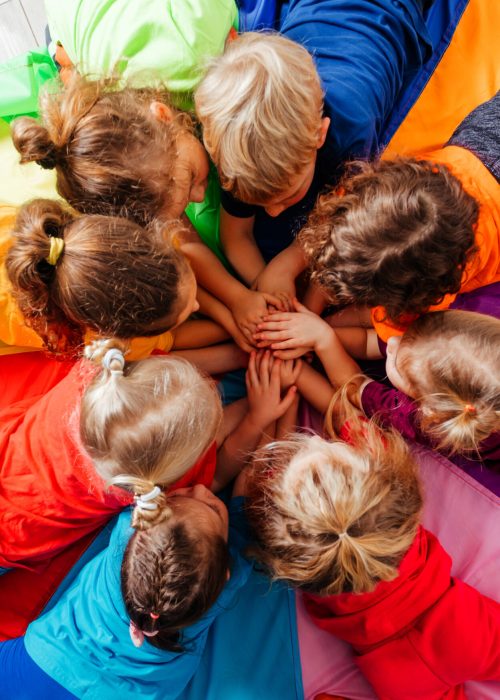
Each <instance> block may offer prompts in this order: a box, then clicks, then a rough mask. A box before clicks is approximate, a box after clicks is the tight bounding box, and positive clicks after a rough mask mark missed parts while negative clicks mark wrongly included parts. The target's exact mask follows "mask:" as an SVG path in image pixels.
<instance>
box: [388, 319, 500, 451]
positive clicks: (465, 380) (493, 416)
mask: <svg viewBox="0 0 500 700" xmlns="http://www.w3.org/2000/svg"><path fill="white" fill-rule="evenodd" d="M396 361H397V368H398V371H399V372H400V374H401V375H402V376H403V377H405V378H406V379H407V381H408V382H409V384H410V385H411V387H412V390H413V396H414V397H415V398H416V399H417V401H418V404H419V415H418V417H419V422H420V427H421V429H422V431H423V432H425V433H427V434H428V435H429V436H430V437H431V439H433V441H434V442H435V444H436V445H437V447H438V448H439V449H444V450H448V451H451V452H463V451H468V450H475V451H476V452H477V449H478V445H479V444H480V443H481V442H482V441H483V440H484V439H486V438H487V437H488V436H489V435H491V433H493V432H496V431H500V320H498V319H496V318H491V317H490V316H483V315H482V314H477V313H473V312H471V311H453V310H447V311H436V312H433V313H428V314H425V315H424V316H421V317H420V318H418V319H417V320H416V321H415V322H414V323H413V324H412V325H411V326H410V327H409V328H408V330H407V331H406V333H405V334H404V336H403V338H402V340H401V345H400V348H399V350H398V354H397V358H396Z"/></svg>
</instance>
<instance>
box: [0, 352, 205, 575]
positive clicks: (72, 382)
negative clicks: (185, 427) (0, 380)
mask: <svg viewBox="0 0 500 700" xmlns="http://www.w3.org/2000/svg"><path fill="white" fill-rule="evenodd" d="M8 359H9V358H5V360H8ZM94 375H95V368H94V367H93V366H92V365H91V364H90V363H88V362H87V361H85V360H82V361H81V362H78V363H77V364H76V365H75V366H74V367H73V369H72V370H71V371H70V372H69V374H67V376H66V377H64V379H62V380H61V381H60V382H59V383H58V384H56V386H54V387H53V389H51V391H49V392H48V393H47V394H46V395H44V396H42V397H37V396H31V397H29V398H27V399H24V400H21V401H18V402H17V403H15V404H13V405H12V406H10V407H7V408H5V409H4V410H3V411H1V412H0V566H2V567H6V568H9V567H12V566H20V567H26V568H32V569H36V570H43V568H44V566H46V565H47V563H48V561H49V560H50V558H51V557H53V556H55V555H57V554H58V553H59V552H61V551H62V550H63V549H65V548H66V547H68V546H70V545H71V544H73V543H75V542H76V541H77V540H79V539H81V538H83V537H85V536H86V535H88V534H89V533H92V532H96V531H98V530H99V529H100V528H101V527H102V526H103V525H104V524H105V523H106V522H107V521H108V520H110V518H112V517H113V515H116V513H118V512H119V511H120V510H122V509H123V508H124V507H125V506H127V505H129V504H130V503H131V502H132V500H133V498H132V495H131V494H130V493H128V492H127V491H124V490H123V489H119V488H116V487H111V488H108V487H107V485H106V483H105V481H104V480H103V479H102V478H101V477H100V476H99V475H98V474H97V472H96V470H95V468H94V465H93V462H92V460H91V459H90V457H89V456H88V455H87V453H86V452H85V451H84V449H83V447H82V445H81V443H80V439H79V411H80V398H81V396H82V394H83V392H84V390H85V388H86V386H88V384H89V383H90V381H91V379H92V377H93V376H94ZM214 473H215V444H214V445H212V446H211V447H210V448H209V449H208V451H207V453H206V454H205V455H203V456H202V457H201V458H200V460H199V461H198V462H197V463H196V464H195V465H194V466H193V467H192V469H190V470H188V471H187V472H186V474H184V476H183V477H181V478H180V479H179V480H178V481H177V482H176V483H175V484H174V485H173V487H180V486H189V485H191V484H196V483H203V484H205V485H206V486H210V484H211V482H212V480H213V477H214Z"/></svg>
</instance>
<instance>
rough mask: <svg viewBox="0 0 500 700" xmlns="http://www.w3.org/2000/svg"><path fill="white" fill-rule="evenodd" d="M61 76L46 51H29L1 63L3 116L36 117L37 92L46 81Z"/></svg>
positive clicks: (0, 102)
mask: <svg viewBox="0 0 500 700" xmlns="http://www.w3.org/2000/svg"><path fill="white" fill-rule="evenodd" d="M57 77H58V72H57V68H56V66H55V64H54V61H53V60H52V58H51V57H50V55H49V52H48V50H47V49H46V48H40V49H37V50H36V51H30V52H29V53H26V54H23V55H22V56H16V58H12V59H10V60H9V61H5V62H4V63H2V64H0V117H1V118H2V119H5V120H6V121H11V120H12V119H15V117H18V116H20V115H26V116H36V114H37V111H38V93H39V91H40V87H41V85H43V83H45V82H46V81H47V80H51V79H53V78H57Z"/></svg>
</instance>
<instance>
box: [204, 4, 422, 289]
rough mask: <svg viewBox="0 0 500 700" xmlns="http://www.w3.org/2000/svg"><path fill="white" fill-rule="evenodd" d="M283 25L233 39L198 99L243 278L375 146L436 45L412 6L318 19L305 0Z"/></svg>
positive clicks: (228, 241) (227, 242) (233, 255)
mask: <svg viewBox="0 0 500 700" xmlns="http://www.w3.org/2000/svg"><path fill="white" fill-rule="evenodd" d="M243 11H244V10H243ZM280 19H281V20H282V21H283V24H282V26H281V27H280V31H281V32H282V34H280V35H277V34H269V33H267V34H266V33H263V32H261V33H252V32H246V33H244V34H243V35H242V36H241V37H239V38H238V39H237V40H236V41H233V42H230V43H229V44H228V45H227V47H226V51H225V53H224V55H223V56H221V57H219V58H215V59H213V60H212V62H211V64H210V66H209V69H208V71H207V74H206V76H205V77H204V79H203V80H202V81H201V83H200V86H199V87H198V89H197V91H196V93H195V105H196V111H197V114H198V117H199V119H200V121H201V123H202V126H203V137H204V142H205V145H206V147H207V150H208V152H209V154H210V156H211V158H212V160H213V161H214V163H215V164H216V166H217V168H218V170H219V174H220V176H221V182H222V186H223V187H224V188H226V189H227V190H228V192H226V193H223V195H222V212H221V238H222V242H223V245H224V248H225V251H226V252H227V254H228V257H229V259H230V260H231V262H232V264H233V266H234V267H235V268H236V270H237V271H238V272H239V274H240V275H241V276H242V277H243V279H245V281H246V282H247V283H251V282H254V281H255V280H256V278H257V277H258V275H259V274H260V273H261V272H262V271H263V268H264V267H265V264H266V263H267V262H268V261H269V260H270V259H271V258H272V257H273V256H274V255H276V254H277V253H279V252H280V251H281V250H283V249H284V248H286V247H287V246H289V245H290V243H291V242H292V240H293V238H294V235H295V234H296V233H297V231H298V230H299V229H300V227H301V226H302V225H303V223H304V222H305V217H306V216H307V214H308V212H309V211H310V210H311V209H312V207H313V206H314V202H315V199H316V197H317V195H318V193H319V192H320V191H321V189H322V188H323V187H324V186H325V185H326V184H333V183H334V182H336V181H337V180H338V176H339V170H340V166H341V165H342V163H343V162H344V161H345V160H347V159H350V158H353V157H355V156H357V157H369V156H371V155H375V154H376V153H378V152H379V151H380V148H381V147H382V146H383V144H382V142H381V135H382V132H383V129H384V124H385V122H386V120H387V118H388V117H389V114H390V112H391V110H392V107H393V105H394V102H395V101H396V98H397V96H398V94H399V92H400V90H401V89H402V87H403V86H404V85H405V84H406V82H407V81H408V79H409V78H411V77H413V72H414V71H415V70H416V69H418V68H419V67H420V66H421V65H422V60H423V55H424V53H425V52H426V50H428V48H430V41H429V38H428V35H427V30H426V27H425V24H424V21H423V18H422V8H421V3H420V2H413V0H412V1H411V2H409V3H406V4H405V6H404V7H403V6H402V5H399V4H395V3H392V2H387V1H386V0H382V1H381V2H377V3H373V2H371V1H369V0H361V2H357V3H356V6H355V7H354V8H353V6H352V3H349V2H340V3H339V2H338V0H335V2H332V1H330V0H327V1H326V2H322V3H321V11H320V12H318V11H317V8H315V7H313V6H312V5H311V3H310V2H308V1H305V2H302V1H301V0H299V2H294V3H292V4H291V5H290V6H286V7H285V8H284V9H283V11H282V12H281V17H280ZM388 27H390V31H387V28H388ZM306 49H307V50H306ZM313 59H314V62H313ZM243 250H244V251H245V252H243ZM233 261H234V262H233ZM264 281H265V282H266V291H270V290H271V289H272V290H273V291H286V289H285V290H283V289H282V288H281V286H280V285H279V284H277V280H276V279H274V278H273V277H272V276H270V277H269V276H266V277H265V280H264V279H262V281H261V280H260V278H259V280H258V285H259V286H258V288H261V285H263V284H264ZM280 281H281V280H280ZM262 288H264V287H262ZM291 296H293V294H292V295H291Z"/></svg>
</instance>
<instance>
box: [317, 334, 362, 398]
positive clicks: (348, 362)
mask: <svg viewBox="0 0 500 700" xmlns="http://www.w3.org/2000/svg"><path fill="white" fill-rule="evenodd" d="M314 350H315V352H316V355H317V356H318V357H319V359H320V360H321V364H322V365H323V367H324V369H325V372H326V375H327V377H328V379H329V380H330V382H331V384H332V385H333V386H334V387H339V386H342V385H343V384H346V383H347V382H349V381H351V379H352V378H353V377H355V376H356V375H357V374H359V373H360V372H361V370H360V367H359V365H358V364H357V362H356V361H355V360H354V359H353V358H352V357H351V356H350V355H349V354H348V353H347V352H346V350H345V348H344V346H343V344H342V343H341V342H340V340H339V338H338V336H337V332H336V331H334V330H333V328H331V329H330V332H329V333H327V334H325V335H324V337H323V338H322V339H321V342H320V343H318V344H317V345H316V346H315V348H314Z"/></svg>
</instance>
